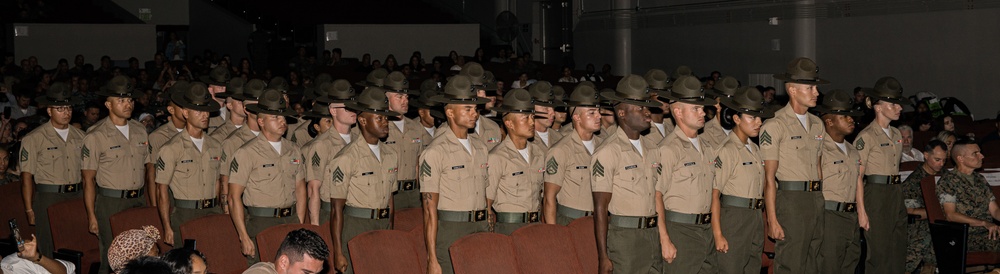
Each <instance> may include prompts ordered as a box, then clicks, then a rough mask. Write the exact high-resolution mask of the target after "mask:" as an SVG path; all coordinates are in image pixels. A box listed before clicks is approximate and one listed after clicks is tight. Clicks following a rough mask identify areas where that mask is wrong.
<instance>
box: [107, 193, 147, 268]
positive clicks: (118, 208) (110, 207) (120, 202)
mask: <svg viewBox="0 0 1000 274" xmlns="http://www.w3.org/2000/svg"><path fill="white" fill-rule="evenodd" d="M144 206H146V195H145V194H144V195H141V196H139V197H138V198H133V199H124V198H111V197H105V196H103V195H101V194H97V198H96V199H95V202H94V211H95V212H94V215H96V216H97V229H98V233H97V239H98V240H100V245H99V247H100V250H101V270H100V271H98V273H101V274H107V273H109V272H111V267H110V266H109V265H108V247H109V246H111V241H112V240H114V239H115V235H113V234H112V233H111V215H115V214H117V213H118V212H122V211H125V210H126V209H129V208H136V207H144Z"/></svg>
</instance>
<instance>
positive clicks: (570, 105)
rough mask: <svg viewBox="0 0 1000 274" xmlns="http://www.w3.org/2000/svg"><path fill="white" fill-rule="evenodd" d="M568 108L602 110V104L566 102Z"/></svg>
mask: <svg viewBox="0 0 1000 274" xmlns="http://www.w3.org/2000/svg"><path fill="white" fill-rule="evenodd" d="M566 107H571V108H572V107H589V108H600V107H601V102H574V101H566Z"/></svg>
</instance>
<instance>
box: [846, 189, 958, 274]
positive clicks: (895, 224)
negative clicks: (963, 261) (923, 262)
mask: <svg viewBox="0 0 1000 274" xmlns="http://www.w3.org/2000/svg"><path fill="white" fill-rule="evenodd" d="M865 210H866V211H867V213H868V223H869V224H870V225H871V229H869V230H868V231H867V232H865V240H867V241H868V242H867V243H868V258H866V260H865V272H867V273H903V271H906V207H905V206H904V205H903V187H902V185H886V184H874V183H869V184H865ZM970 239H971V237H970Z"/></svg>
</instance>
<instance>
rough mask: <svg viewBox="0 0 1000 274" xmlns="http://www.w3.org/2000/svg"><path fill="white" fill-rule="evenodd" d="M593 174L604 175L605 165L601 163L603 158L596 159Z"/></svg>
mask: <svg viewBox="0 0 1000 274" xmlns="http://www.w3.org/2000/svg"><path fill="white" fill-rule="evenodd" d="M593 176H597V177H604V165H602V164H601V160H597V161H594V174H593Z"/></svg>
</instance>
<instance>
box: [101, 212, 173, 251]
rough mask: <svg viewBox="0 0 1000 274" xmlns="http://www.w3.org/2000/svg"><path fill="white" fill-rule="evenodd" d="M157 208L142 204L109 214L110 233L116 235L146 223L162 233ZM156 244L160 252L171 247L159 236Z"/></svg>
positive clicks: (140, 227) (139, 227)
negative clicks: (142, 205) (141, 205)
mask: <svg viewBox="0 0 1000 274" xmlns="http://www.w3.org/2000/svg"><path fill="white" fill-rule="evenodd" d="M157 210H158V209H157V208H156V207H152V206H144V207H137V208H129V209H126V210H124V211H122V212H118V213H116V214H115V215H111V219H110V222H111V235H118V234H121V233H122V232H125V231H128V230H129V229H142V227H143V226H147V225H151V226H153V227H156V229H157V230H159V231H160V235H163V233H164V231H163V224H162V222H160V215H159V214H160V213H159V212H158V211H157ZM161 237H163V236H161ZM156 245H157V246H159V247H160V253H163V252H167V251H168V250H170V249H173V247H171V246H170V245H167V244H166V243H164V242H163V238H160V241H159V242H157V243H156Z"/></svg>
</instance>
